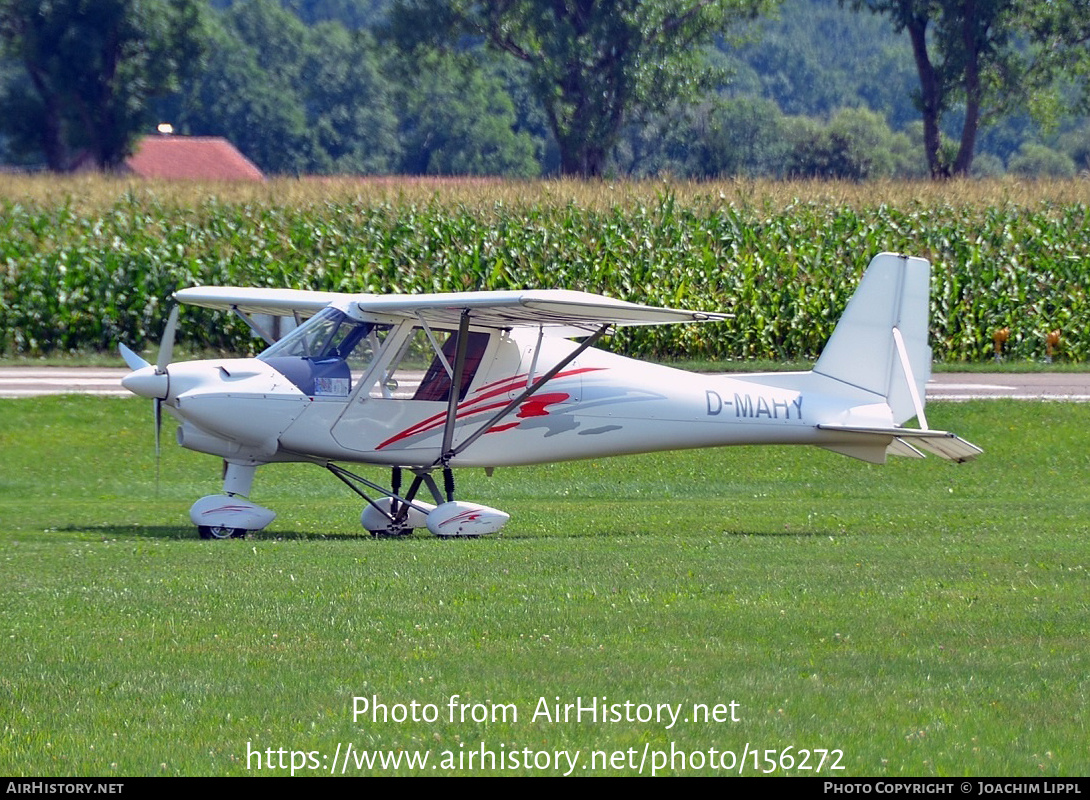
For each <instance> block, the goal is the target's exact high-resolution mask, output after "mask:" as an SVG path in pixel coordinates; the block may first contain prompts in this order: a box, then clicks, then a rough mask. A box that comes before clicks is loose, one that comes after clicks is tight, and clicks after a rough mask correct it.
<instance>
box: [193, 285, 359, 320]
mask: <svg viewBox="0 0 1090 800" xmlns="http://www.w3.org/2000/svg"><path fill="white" fill-rule="evenodd" d="M349 296H350V295H346V294H343V293H340V292H310V291H306V290H304V289H247V288H238V287H234V286H195V287H193V288H191V289H180V290H178V291H177V292H175V293H174V299H175V300H177V301H178V302H180V303H187V304H189V305H191V306H202V307H203V308H215V309H219V310H221V311H235V310H237V311H242V312H243V313H246V314H270V315H272V316H274V317H278V316H289V315H298V316H300V317H312V316H314V315H315V314H317V313H318V312H319V311H321V310H322V309H323V308H325V307H326V306H328V305H329V304H330V303H335V302H337V301H338V300H343V299H345V298H346V297H349Z"/></svg>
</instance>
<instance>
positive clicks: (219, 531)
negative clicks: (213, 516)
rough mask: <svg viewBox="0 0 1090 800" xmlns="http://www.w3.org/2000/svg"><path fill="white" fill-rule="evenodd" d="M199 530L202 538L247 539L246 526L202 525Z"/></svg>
mask: <svg viewBox="0 0 1090 800" xmlns="http://www.w3.org/2000/svg"><path fill="white" fill-rule="evenodd" d="M197 532H198V533H199V534H200V535H201V538H202V539H245V538H246V529H245V528H227V527H225V526H223V525H215V526H213V525H200V526H198V527H197Z"/></svg>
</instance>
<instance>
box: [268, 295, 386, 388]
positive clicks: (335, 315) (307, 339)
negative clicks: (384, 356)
mask: <svg viewBox="0 0 1090 800" xmlns="http://www.w3.org/2000/svg"><path fill="white" fill-rule="evenodd" d="M391 327H392V326H390V325H377V324H375V323H373V322H360V321H359V320H354V319H352V318H351V317H349V316H348V315H347V314H345V313H344V312H343V311H338V310H337V309H335V308H324V309H322V310H321V311H319V312H318V313H317V314H315V315H314V317H312V318H311V319H310V320H309V321H307V322H306V323H304V324H303V325H300V326H299V327H298V328H296V329H295V330H294V331H292V332H291V333H289V334H288V335H287V336H285V337H284V338H283V339H281V340H280V341H278V342H277V343H276V344H274V345H272V346H271V347H269V348H268V349H267V350H265V351H264V352H263V353H261V354H260V355H259V356H258V358H260V359H261V360H262V361H264V362H265V363H267V364H269V366H271V367H273V368H274V369H276V370H277V371H279V372H280V373H281V374H283V375H284V376H285V377H287V378H288V380H290V381H291V382H292V383H294V384H295V385H296V386H298V387H299V389H300V391H302V392H304V393H305V394H308V395H311V396H319V395H320V396H325V397H348V395H349V393H350V392H351V389H352V386H353V385H354V384H355V383H356V382H357V381H358V380H359V379H360V378H361V377H362V376H363V373H364V372H366V370H367V368H368V367H370V366H371V362H372V360H373V359H374V357H375V354H376V353H377V352H378V351H379V348H380V347H381V346H382V342H383V340H384V339H385V338H386V334H387V333H389V332H390V328H391Z"/></svg>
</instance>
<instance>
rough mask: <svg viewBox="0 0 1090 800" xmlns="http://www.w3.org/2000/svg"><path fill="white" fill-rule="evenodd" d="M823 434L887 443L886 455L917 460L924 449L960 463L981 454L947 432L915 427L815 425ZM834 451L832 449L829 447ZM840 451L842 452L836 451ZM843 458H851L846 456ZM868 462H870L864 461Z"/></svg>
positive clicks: (863, 443)
mask: <svg viewBox="0 0 1090 800" xmlns="http://www.w3.org/2000/svg"><path fill="white" fill-rule="evenodd" d="M818 428H819V429H820V430H823V431H836V432H837V433H846V434H851V436H850V437H849V438H858V439H859V446H860V447H863V446H865V442H867V441H868V440H869V441H870V442H877V441H880V440H882V439H885V440H886V441H887V442H888V447H887V452H888V453H889V454H891V455H898V456H913V457H916V458H919V457H920V456H922V455H923V453H922V452H920V451H921V450H926V451H927V452H929V453H931V454H932V455H936V456H939V457H940V458H945V459H948V460H950V461H956V462H957V463H959V464H962V463H964V462H966V461H972V460H973V459H974V458H976V457H977V456H978V455H980V454H981V453H983V452H984V451H983V450H981V449H980V448H979V447H977V446H976V445H975V444H972V443H970V442H967V441H965V440H964V439H962V438H961V437H960V436H958V435H956V434H953V433H950V432H949V431H933V430H920V429H918V428H857V427H850V426H845V425H818ZM829 449H835V448H829ZM837 452H842V450H837ZM845 455H852V454H851V453H845ZM865 460H870V459H865Z"/></svg>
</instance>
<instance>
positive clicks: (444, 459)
mask: <svg viewBox="0 0 1090 800" xmlns="http://www.w3.org/2000/svg"><path fill="white" fill-rule="evenodd" d="M468 328H469V309H464V310H463V312H462V320H461V324H460V326H459V329H458V337H459V338H458V356H457V360H456V361H455V363H454V374H455V376H456V377H455V380H454V386H453V387H452V389H451V396H450V402H449V404H448V406H447V422H446V427H445V429H444V430H443V449H442V455H441V456H440V457H439V458H438V459H437V460H436V461H435V463H434V464H433V465H432V466H439V465H440V464H442V465H443V466H444V467H445V466H446V465H447V464H448V463H450V460H451V459H452V458H454V457H455V456H456V455H458V454H459V453H461V452H462V451H464V450H465V449H466V448H467V447H469V446H470V445H471V444H473V443H474V442H475V441H477V440H478V439H479V438H481V436H483V435H484V434H485V433H487V432H488V430H489V429H490V428H491V427H492V426H493V425H495V424H496V423H497V422H499V421H500V420H501V419H503V418H504V417H505V416H507V415H508V414H510V413H511V412H512V411H513V410H514V409H515V408H517V407H518V406H519V405H520V404H521V403H523V402H524V401H525V400H527V399H528V398H529V397H532V396H533V395H534V394H535V393H536V392H537V391H538V389H540V388H541V387H542V386H544V385H545V384H546V383H548V382H549V381H551V380H552V379H553V378H555V377H556V376H557V374H559V373H560V371H561V370H563V369H564V368H565V367H567V366H568V365H569V364H571V362H573V361H575V359H577V358H579V356H580V355H582V354H583V353H584V352H585V351H586V350H588V349H589V348H591V347H593V346H594V345H595V343H596V342H597V341H598V340H599V339H601V338H602V336H603V335H605V332H606V331H607V330H609V323H606V324H605V325H602V326H601V327H600V328H598V330H596V331H595V332H594V333H592V334H591V335H590V336H588V337H587V338H586V339H584V340H583V341H582V343H581V344H580V345H579V346H578V347H577V348H575V349H574V350H573V351H572V352H571V353H569V354H568V355H567V356H566V357H564V358H562V359H561V360H560V361H559V363H557V364H556V366H554V367H553V368H552V369H550V370H549V371H548V372H546V373H544V374H543V375H542V376H541V377H540V378H538V379H537V380H536V381H534V383H533V385H531V386H527V387H526V388H525V389H524V390H523V391H522V392H520V393H519V395H518V397H516V398H515V399H514V400H512V401H511V402H509V403H508V404H507V405H505V406H504V407H503V408H501V409H500V410H499V411H497V412H496V413H495V414H493V415H492V416H491V417H489V419H488V421H487V422H485V423H484V424H483V425H481V426H480V427H479V428H477V430H475V431H473V433H471V434H470V435H469V436H467V437H466V438H465V439H463V440H462V441H461V442H460V443H459V444H458V446H457V447H451V445H452V444H453V442H454V422H455V415H456V412H457V408H458V393H457V387H458V386H460V385H461V377H462V368H463V367H464V366H465V357H466V352H465V351H466V342H465V340H466V339H468V338H469V337H468V336H466V335H465V333H466V331H467V330H468ZM534 359H535V361H536V359H537V353H535V354H534Z"/></svg>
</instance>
